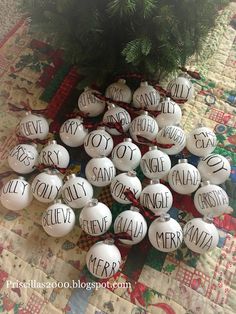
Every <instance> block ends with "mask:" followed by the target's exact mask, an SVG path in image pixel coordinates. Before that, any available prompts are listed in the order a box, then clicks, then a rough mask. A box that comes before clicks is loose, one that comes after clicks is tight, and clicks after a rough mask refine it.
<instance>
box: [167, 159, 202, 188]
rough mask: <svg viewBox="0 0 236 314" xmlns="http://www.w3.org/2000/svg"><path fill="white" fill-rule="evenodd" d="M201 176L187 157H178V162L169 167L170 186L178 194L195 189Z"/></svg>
mask: <svg viewBox="0 0 236 314" xmlns="http://www.w3.org/2000/svg"><path fill="white" fill-rule="evenodd" d="M200 181H201V176H200V173H199V171H198V170H197V168H196V167H194V166H193V165H191V164H189V163H188V160H187V159H179V163H178V164H177V165H175V166H174V167H173V168H171V170H170V172H169V174H168V182H169V184H170V187H171V188H172V189H173V190H174V191H175V192H177V193H179V194H190V193H193V192H194V191H196V190H197V188H198V186H199V184H200Z"/></svg>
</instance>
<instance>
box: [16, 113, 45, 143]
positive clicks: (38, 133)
mask: <svg viewBox="0 0 236 314" xmlns="http://www.w3.org/2000/svg"><path fill="white" fill-rule="evenodd" d="M19 132H20V135H21V136H24V137H26V138H29V139H31V140H35V139H39V140H44V139H46V137H47V136H48V132H49V125H48V122H47V120H46V119H45V118H44V117H42V116H40V115H36V114H32V113H31V112H26V115H25V117H24V118H23V119H22V120H21V121H20V124H19Z"/></svg>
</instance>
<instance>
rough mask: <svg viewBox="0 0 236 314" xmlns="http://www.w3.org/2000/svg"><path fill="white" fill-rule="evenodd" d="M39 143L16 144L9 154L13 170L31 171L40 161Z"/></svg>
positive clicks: (22, 172)
mask: <svg viewBox="0 0 236 314" xmlns="http://www.w3.org/2000/svg"><path fill="white" fill-rule="evenodd" d="M36 148H37V145H36V144H34V143H32V144H18V145H16V146H14V147H13V148H12V149H11V150H10V152H9V155H8V158H7V161H8V164H9V166H10V168H11V169H12V170H14V171H15V172H17V173H20V174H27V173H31V172H33V171H34V170H35V166H36V164H37V162H38V151H37V149H36Z"/></svg>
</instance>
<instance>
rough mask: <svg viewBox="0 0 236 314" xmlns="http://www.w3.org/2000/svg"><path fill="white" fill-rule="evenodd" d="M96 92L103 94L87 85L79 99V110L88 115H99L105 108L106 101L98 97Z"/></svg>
mask: <svg viewBox="0 0 236 314" xmlns="http://www.w3.org/2000/svg"><path fill="white" fill-rule="evenodd" d="M94 93H96V94H101V93H99V92H98V91H96V90H94V89H91V88H89V87H86V88H85V89H84V91H83V93H82V94H80V96H79V99H78V107H79V110H80V111H82V112H83V113H84V114H86V115H88V117H97V116H99V115H100V114H101V113H103V111H104V109H105V105H106V104H105V101H103V100H100V99H99V98H97V97H96V96H95V95H94Z"/></svg>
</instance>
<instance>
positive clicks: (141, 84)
mask: <svg viewBox="0 0 236 314" xmlns="http://www.w3.org/2000/svg"><path fill="white" fill-rule="evenodd" d="M140 86H142V87H144V86H148V82H147V81H144V82H141V83H140Z"/></svg>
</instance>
